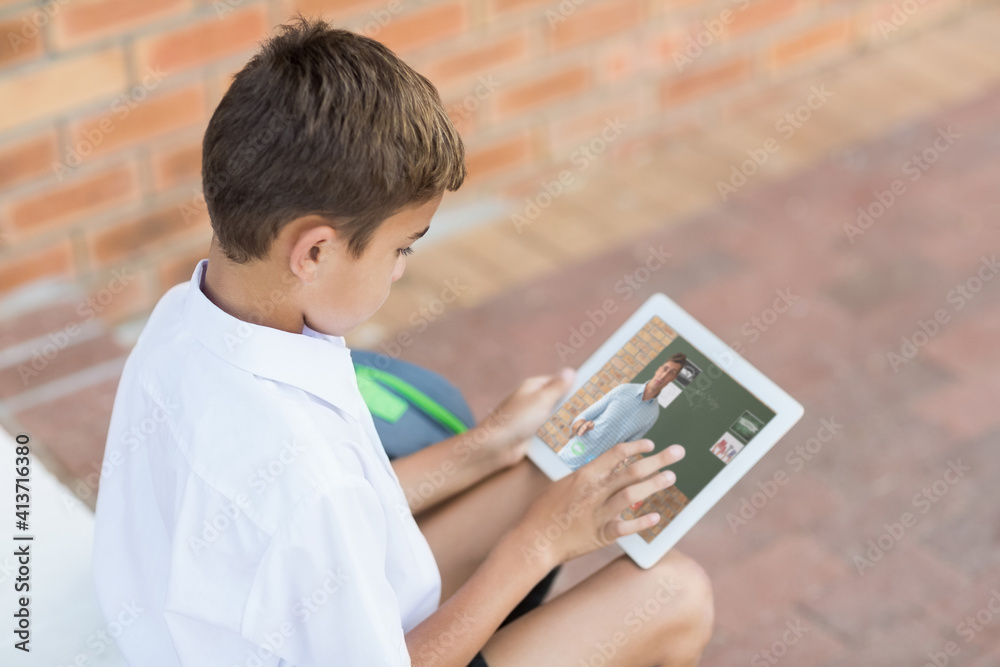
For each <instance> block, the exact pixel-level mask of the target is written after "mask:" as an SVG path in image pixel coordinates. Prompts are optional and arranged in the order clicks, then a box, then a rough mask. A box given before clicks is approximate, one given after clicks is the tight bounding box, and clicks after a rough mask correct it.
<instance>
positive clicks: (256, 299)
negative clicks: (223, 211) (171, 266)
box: [202, 236, 305, 333]
mask: <svg viewBox="0 0 1000 667" xmlns="http://www.w3.org/2000/svg"><path fill="white" fill-rule="evenodd" d="M283 287H284V286H283V285H282V283H281V281H280V280H277V279H276V278H275V271H274V270H273V268H272V267H270V266H269V265H268V264H267V263H266V262H265V261H262V260H258V261H254V262H250V263H248V264H237V263H235V262H233V261H232V260H230V259H229V258H228V257H226V254H225V253H224V252H223V251H222V248H221V247H219V244H218V242H217V241H216V239H215V237H214V236H213V237H212V245H211V247H210V248H209V251H208V266H206V267H205V274H204V280H203V285H202V292H204V294H205V296H206V297H208V300H209V301H211V302H212V303H214V304H215V305H216V306H218V307H219V308H221V309H222V310H223V311H225V312H226V313H228V314H230V315H232V316H233V317H235V318H237V319H240V320H243V321H244V322H250V323H251V324H259V325H261V326H265V327H271V328H273V329H280V330H282V331H288V332H290V333H302V327H303V325H304V324H305V320H304V318H303V316H302V313H300V312H298V311H297V309H296V307H295V304H294V303H293V301H292V299H290V298H288V294H287V293H286V292H287V290H286V289H283ZM275 294H281V295H283V298H281V299H275V298H274V295H275Z"/></svg>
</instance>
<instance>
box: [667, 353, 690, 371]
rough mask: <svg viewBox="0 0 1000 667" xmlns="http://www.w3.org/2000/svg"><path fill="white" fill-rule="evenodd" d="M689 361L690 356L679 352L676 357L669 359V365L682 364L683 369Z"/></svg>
mask: <svg viewBox="0 0 1000 667" xmlns="http://www.w3.org/2000/svg"><path fill="white" fill-rule="evenodd" d="M687 360H688V356H687V355H686V354H684V353H683V352H678V353H677V354H675V355H674V356H672V357H670V358H669V359H667V363H670V362H671V361H672V362H674V363H675V364H680V365H681V368H684V365H685V364H687Z"/></svg>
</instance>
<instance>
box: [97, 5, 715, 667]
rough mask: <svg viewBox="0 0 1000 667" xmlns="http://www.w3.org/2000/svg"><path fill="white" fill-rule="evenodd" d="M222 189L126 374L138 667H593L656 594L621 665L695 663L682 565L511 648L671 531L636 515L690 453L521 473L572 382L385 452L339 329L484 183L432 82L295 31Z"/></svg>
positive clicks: (262, 87) (237, 112)
mask: <svg viewBox="0 0 1000 667" xmlns="http://www.w3.org/2000/svg"><path fill="white" fill-rule="evenodd" d="M202 171H203V180H204V192H205V200H206V203H207V206H208V211H209V214H210V217H211V220H212V227H213V230H214V237H213V240H212V244H211V248H210V249H209V255H208V258H207V259H203V260H202V261H201V262H199V264H198V266H197V267H196V268H195V271H194V274H193V276H192V280H191V281H190V282H188V283H183V284H180V285H177V286H175V287H173V288H172V289H171V290H169V291H168V292H167V293H166V294H165V295H164V296H163V297H162V299H161V300H160V302H159V303H158V304H157V306H156V308H155V309H154V310H153V313H152V314H151V316H150V318H149V321H148V323H147V325H146V327H145V329H144V330H143V332H142V335H141V336H140V337H139V340H138V342H137V344H136V346H135V349H134V350H133V351H132V353H131V354H130V356H129V359H128V361H127V363H126V365H125V369H124V371H123V374H122V378H121V382H120V384H119V387H118V392H117V395H116V397H115V405H114V410H113V413H112V419H111V427H110V431H109V434H108V442H107V448H106V451H105V456H104V464H105V467H104V468H103V470H105V475H104V476H103V477H102V480H101V488H100V494H99V497H98V503H97V516H96V533H95V547H94V549H95V553H94V568H95V580H96V586H97V591H98V596H99V600H100V603H101V607H102V609H103V611H104V613H105V615H106V616H107V617H108V618H109V620H110V619H113V618H115V617H116V616H117V615H118V613H119V611H120V610H121V609H122V608H123V607H124V606H126V605H132V607H130V608H138V609H139V610H141V611H140V613H139V614H138V618H136V620H134V621H133V622H132V623H131V624H130V625H129V626H128V627H127V628H124V629H123V631H122V633H121V634H120V636H119V637H118V645H119V647H120V649H121V650H122V652H123V654H124V655H125V657H126V658H127V659H128V661H129V662H130V664H134V665H136V666H137V667H139V666H141V667H149V666H160V665H163V666H177V665H185V666H188V665H206V666H208V665H211V666H212V667H231V666H233V665H246V666H263V665H268V666H278V665H284V666H290V665H295V666H297V667H313V666H319V665H324V666H326V665H349V666H355V665H360V666H368V665H409V664H414V665H430V664H434V665H454V666H459V667H461V666H464V665H467V664H475V665H480V666H482V665H485V664H487V663H488V664H489V665H491V667H497V666H498V665H536V664H537V665H553V664H574V665H575V664H577V662H578V660H588V659H589V656H590V654H591V653H593V652H594V651H595V650H596V649H595V648H594V647H593V646H591V645H590V643H589V641H590V639H589V638H591V637H593V638H594V639H603V638H606V637H609V636H611V634H612V633H614V632H616V631H619V630H622V629H624V628H619V627H618V626H619V625H620V624H621V623H622V618H623V617H624V616H625V614H626V613H627V612H628V611H629V610H630V609H632V608H633V607H634V606H635V605H642V604H643V602H645V601H646V600H647V599H649V598H650V597H651V596H652V595H654V594H655V595H656V596H657V598H658V599H659V600H660V602H661V603H662V611H661V612H660V613H659V614H658V615H657V616H655V617H648V616H646V617H644V620H643V623H642V626H641V627H640V628H633V629H634V630H635V632H636V634H635V636H634V638H630V641H629V642H628V643H626V644H625V645H623V646H618V645H617V644H616V645H615V650H616V653H617V655H618V657H619V659H620V660H621V661H622V663H621V664H629V665H632V664H635V665H639V664H644V665H645V664H650V663H653V662H657V663H665V664H678V665H681V664H693V663H694V662H695V661H696V660H697V656H698V655H699V653H700V651H701V649H702V647H703V646H704V643H705V642H706V641H707V639H708V633H709V632H710V627H711V622H712V621H711V619H712V614H711V595H710V589H709V585H708V583H707V580H706V578H705V576H704V573H703V572H702V571H701V570H700V569H699V568H698V567H697V565H695V564H694V563H693V562H692V561H690V560H689V559H687V558H685V557H682V556H680V555H678V554H676V553H673V554H671V555H669V556H668V557H666V558H664V559H663V561H661V563H660V564H659V565H657V566H656V567H654V568H651V569H650V570H648V571H643V570H640V569H639V568H637V567H636V566H635V565H634V564H632V563H631V561H628V560H627V559H621V558H620V559H618V560H616V561H615V562H613V563H611V564H610V565H608V566H607V567H606V568H604V569H603V570H602V571H601V572H599V573H597V574H596V575H594V576H592V577H591V578H589V579H588V580H587V581H585V582H583V583H582V584H580V585H578V586H577V587H575V588H573V589H572V590H570V591H568V592H566V593H564V594H563V595H561V596H559V597H557V598H556V599H554V600H553V601H551V602H550V603H547V604H545V605H543V606H541V607H539V608H537V609H535V610H533V611H531V612H529V613H527V614H525V615H524V616H522V617H520V618H518V619H517V620H513V621H512V622H510V623H508V624H507V625H504V627H503V628H502V629H500V630H499V631H498V628H499V627H500V625H501V622H502V621H504V620H505V619H506V618H507V616H508V614H509V613H510V612H511V610H512V609H514V607H515V605H516V604H517V603H518V601H519V600H522V599H523V598H525V596H526V594H527V593H528V592H529V591H530V590H531V589H532V587H533V586H535V585H536V584H537V583H538V582H539V581H541V580H542V579H543V577H545V576H546V574H547V573H550V572H551V571H552V570H553V569H554V568H555V567H557V566H558V565H559V564H560V563H562V562H565V561H566V560H568V559H569V558H571V557H573V556H575V555H579V554H581V553H585V552H588V551H591V550H593V549H595V548H597V547H599V546H602V545H605V544H608V543H610V542H611V541H613V540H614V539H616V538H617V537H618V536H620V535H624V534H628V533H632V532H636V531H639V530H642V529H644V528H647V527H649V526H651V525H653V524H654V523H655V521H656V520H657V517H656V516H655V515H654V516H646V517H642V518H639V519H635V520H631V521H625V520H623V519H622V518H621V516H620V514H621V511H622V510H623V509H624V508H625V507H626V506H627V505H629V504H631V503H632V502H635V501H636V500H638V499H641V498H644V497H646V496H648V495H649V494H650V493H653V492H655V491H657V490H658V489H661V488H664V487H666V486H668V485H669V484H671V483H672V482H673V473H666V474H664V473H657V471H658V470H659V469H660V468H662V467H663V466H665V465H668V464H669V463H672V462H673V461H676V460H677V459H678V458H680V456H681V455H683V450H681V449H680V448H679V447H676V446H675V447H670V448H667V449H665V450H664V451H663V452H661V453H659V454H657V455H653V456H648V457H646V458H640V456H639V455H640V454H641V453H642V452H648V451H650V450H651V448H652V443H650V442H649V441H645V440H644V441H638V442H629V443H623V444H621V445H618V446H617V447H615V448H613V449H612V450H611V451H609V452H607V453H606V455H604V456H601V457H599V458H598V459H596V460H595V461H593V462H592V463H590V464H588V465H586V466H584V467H582V468H581V469H580V470H579V471H577V472H576V473H574V474H573V475H570V476H569V477H567V478H565V479H563V480H561V481H559V482H556V483H551V482H549V481H548V480H547V479H546V478H545V476H544V475H542V474H541V473H540V472H539V471H537V470H536V469H534V468H533V466H532V465H531V464H530V462H528V461H527V460H525V459H524V453H525V448H526V446H527V443H528V441H529V439H530V436H531V435H532V433H533V432H534V430H535V429H536V428H537V427H538V426H539V425H540V424H541V423H542V422H543V421H544V420H545V419H546V418H547V417H548V415H549V413H550V412H551V410H552V409H553V407H554V405H555V403H556V401H557V400H558V399H559V398H560V397H561V396H562V395H563V394H564V393H565V391H566V389H567V388H568V386H569V383H570V382H571V380H572V373H571V372H569V373H567V372H564V373H562V374H560V375H557V376H552V377H536V378H530V379H528V380H526V381H525V382H524V383H523V384H522V385H521V386H520V388H519V389H518V390H517V391H515V392H514V393H513V394H512V395H511V396H510V397H508V398H507V399H506V400H505V401H504V402H503V403H502V404H501V405H500V406H499V407H498V408H497V410H495V411H494V412H493V413H492V414H491V415H490V416H489V417H488V418H487V419H486V420H484V421H483V422H482V423H481V424H480V425H478V426H476V427H475V428H473V429H472V430H470V431H469V432H467V433H463V434H461V435H460V436H456V437H455V438H451V439H449V440H446V441H444V442H442V443H438V444H436V445H433V446H431V447H428V448H427V449H424V450H421V451H419V452H417V453H415V454H412V455H410V456H407V457H405V458H403V459H400V460H398V461H397V462H395V463H393V464H390V462H389V460H388V458H387V456H386V453H385V451H384V449H383V448H382V446H381V443H380V442H379V439H378V434H377V433H376V431H375V429H374V427H373V423H372V418H371V415H370V413H369V412H368V410H367V409H366V407H365V405H364V403H363V401H362V400H361V397H360V394H359V392H358V388H357V382H356V378H355V375H354V369H353V366H352V364H351V357H350V351H349V350H348V349H347V347H346V346H345V344H344V338H343V336H344V335H345V334H346V333H348V332H349V331H350V330H351V329H353V328H354V327H356V326H357V325H358V324H359V323H361V322H362V321H364V320H365V319H366V318H367V317H369V316H370V315H371V314H372V313H373V312H375V311H376V310H377V309H378V308H379V306H380V305H381V304H382V302H383V301H384V299H385V297H386V295H387V294H388V290H389V286H390V284H391V283H392V282H393V281H394V280H396V279H398V278H399V277H400V276H401V275H402V272H403V269H404V265H405V255H406V254H408V253H409V252H411V248H410V245H411V244H412V243H413V241H415V240H416V239H418V238H420V236H422V235H423V234H424V233H425V232H426V231H427V229H428V226H429V222H430V220H431V217H432V216H433V214H434V212H435V211H436V210H437V207H438V205H439V203H440V201H441V198H442V196H443V192H444V190H446V189H447V190H455V189H457V188H458V187H459V186H460V185H461V183H462V181H463V179H464V177H465V163H464V148H463V145H462V142H461V139H460V138H459V136H458V134H457V133H456V132H455V129H454V128H453V127H452V125H451V123H450V121H449V119H448V116H447V114H446V113H445V112H444V109H443V108H442V106H441V102H440V99H439V97H438V95H437V92H436V90H435V89H434V88H433V86H432V85H431V84H430V82H428V81H427V80H426V79H425V78H423V77H422V76H420V75H419V74H417V73H416V72H414V71H413V70H412V69H411V68H409V67H408V66H407V65H406V64H405V63H403V62H402V61H400V60H399V59H398V58H397V57H396V56H395V55H394V54H393V53H392V52H391V51H389V50H388V49H386V48H385V47H384V46H382V45H381V44H379V43H378V42H375V41H373V40H370V39H367V38H364V37H361V36H359V35H355V34H353V33H350V32H346V31H341V30H334V29H331V28H329V27H328V26H327V25H325V24H324V23H322V22H312V23H310V22H306V21H304V20H299V21H297V22H295V23H294V24H293V25H290V26H284V27H283V28H282V29H281V31H280V32H279V34H278V35H277V36H276V37H274V38H272V39H271V40H269V41H268V42H267V43H266V44H265V45H264V46H263V48H262V50H261V52H260V53H259V54H258V55H256V56H255V57H254V58H253V59H251V61H250V62H249V63H248V64H247V66H246V67H245V68H244V69H243V70H242V71H240V72H239V73H238V74H237V75H236V76H235V78H234V81H233V84H232V86H231V87H230V89H229V90H228V92H227V93H226V94H225V96H224V97H223V99H222V101H221V102H220V103H219V106H218V108H217V109H216V111H215V113H214V115H213V116H212V119H211V121H210V122H209V126H208V128H207V130H206V132H205V139H204V144H203V164H202ZM431 473H439V474H436V475H434V474H431ZM429 479H435V480H438V481H437V482H436V483H435V484H433V486H434V487H435V488H434V489H433V490H432V491H431V493H429V494H428V493H425V489H424V487H425V486H426V482H427V480H429ZM418 489H419V493H418V492H416V490H418ZM498 501H499V502H498ZM414 512H417V514H418V517H419V523H418V521H417V520H416V519H415V518H414ZM559 517H572V518H571V519H570V520H568V521H566V520H563V521H560V522H559V528H558V531H556V532H558V534H555V533H554V532H553V530H552V528H553V521H554V520H555V519H556V518H559ZM541 534H544V535H547V536H548V537H547V539H548V541H547V543H545V544H540V543H539V540H538V536H539V535H541ZM666 582H669V584H670V591H669V592H666V587H667V583H666ZM584 638H586V639H584ZM480 649H482V651H481V652H480ZM470 661H471V662H470Z"/></svg>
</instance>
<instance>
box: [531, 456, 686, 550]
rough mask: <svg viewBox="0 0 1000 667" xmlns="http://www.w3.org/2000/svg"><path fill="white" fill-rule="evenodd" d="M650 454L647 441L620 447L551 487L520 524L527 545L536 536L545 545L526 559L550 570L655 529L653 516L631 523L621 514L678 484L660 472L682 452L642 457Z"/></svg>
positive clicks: (655, 515)
mask: <svg viewBox="0 0 1000 667" xmlns="http://www.w3.org/2000/svg"><path fill="white" fill-rule="evenodd" d="M652 449H653V442H652V441H651V440H648V439H643V440H635V441H632V442H623V443H619V444H617V445H615V446H614V447H612V448H611V449H609V450H608V451H606V452H604V453H603V454H601V455H600V456H598V457H597V458H596V459H594V460H593V461H591V462H590V463H587V464H585V465H583V466H581V467H580V468H578V469H577V470H575V471H574V472H573V473H572V474H570V475H567V476H566V477H563V478H562V479H560V480H559V481H557V482H553V483H552V485H551V486H549V487H548V488H547V489H546V490H545V491H544V492H543V494H542V495H541V496H539V497H538V498H537V499H536V500H535V502H534V503H532V505H531V507H530V508H529V509H528V512H527V514H526V515H525V518H524V520H523V521H522V523H521V528H522V529H523V530H524V532H523V534H524V535H525V536H526V537H525V539H526V540H529V541H531V540H534V539H535V537H534V536H535V535H537V534H539V533H540V534H542V535H544V536H545V538H546V539H547V540H548V542H547V543H546V546H545V547H544V549H543V550H541V551H539V549H542V548H541V547H538V546H535V547H534V550H531V549H529V552H530V553H528V554H527V555H528V557H531V558H544V559H546V561H548V566H549V567H555V566H556V565H559V564H561V563H564V562H566V561H567V560H570V559H571V558H575V557H576V556H581V555H583V554H585V553H589V552H591V551H594V550H596V549H599V548H601V547H603V546H605V545H608V544H610V543H612V542H614V541H615V540H616V539H618V538H619V537H622V536H624V535H630V534H632V533H636V532H639V531H641V530H645V529H646V528H652V527H653V526H655V525H656V524H657V523H658V522H659V520H660V516H659V514H658V513H656V512H652V513H649V514H644V515H643V516H640V517H638V518H635V519H625V518H623V517H622V516H621V514H622V512H624V511H625V508H627V507H630V506H631V507H633V508H635V507H636V506H637V505H638V504H639V503H641V502H642V501H643V500H645V499H646V498H647V497H649V496H650V495H651V494H653V493H656V492H657V491H659V490H661V489H665V488H667V487H668V486H672V485H673V483H674V482H675V481H676V479H677V476H676V475H675V474H674V472H673V471H672V470H666V471H663V472H660V469H661V468H663V467H664V466H668V465H670V464H672V463H676V462H677V461H679V460H681V459H682V458H684V448H683V447H681V446H680V445H671V446H670V447H666V448H664V449H663V450H662V451H660V452H657V453H656V454H653V455H652V456H641V455H643V454H647V453H648V452H650V451H652ZM637 457H638V458H637Z"/></svg>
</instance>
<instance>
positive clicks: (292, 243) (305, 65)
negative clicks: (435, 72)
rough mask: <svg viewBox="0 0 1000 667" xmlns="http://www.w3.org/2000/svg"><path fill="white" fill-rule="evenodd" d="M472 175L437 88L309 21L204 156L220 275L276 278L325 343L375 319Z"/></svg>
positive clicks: (248, 78) (279, 39) (221, 125)
mask: <svg viewBox="0 0 1000 667" xmlns="http://www.w3.org/2000/svg"><path fill="white" fill-rule="evenodd" d="M465 175H466V167H465V149H464V146H463V143H462V140H461V138H460V137H459V135H458V132H457V131H456V130H455V128H454V126H453V125H452V123H451V120H450V119H449V117H448V115H447V113H446V112H445V110H444V107H443V105H442V104H441V99H440V97H439V95H438V93H437V91H436V90H435V88H434V86H433V85H432V84H431V83H430V81H428V80H427V79H426V78H425V77H423V76H422V75H420V74H419V73H417V72H416V71H414V70H413V69H412V68H410V67H409V66H408V65H407V64H406V63H404V62H403V61H402V60H400V59H399V58H398V57H396V55H395V54H393V53H392V52H391V51H390V50H389V49H387V48H386V47H385V46H383V45H382V44H380V43H379V42H376V41H374V40H372V39H369V38H367V37H363V36H361V35H358V34H356V33H352V32H349V31H347V30H340V29H335V28H331V27H330V26H328V25H327V24H326V23H324V22H322V21H307V20H305V19H302V18H299V19H297V20H296V21H294V22H292V23H291V24H289V25H285V26H281V27H280V28H279V31H278V33H277V34H276V35H275V36H274V37H272V38H271V39H270V40H268V41H267V42H266V43H265V44H264V45H263V47H262V48H261V51H260V52H259V53H258V54H257V55H255V56H254V57H253V58H252V59H251V60H250V61H249V62H248V63H247V65H246V66H245V67H244V68H243V69H242V70H241V71H240V72H239V73H237V74H236V76H235V77H234V80H233V83H232V85H231V86H230V88H229V90H228V91H227V92H226V94H225V96H224V97H223V98H222V101H221V102H220V103H219V106H218V107H217V108H216V110H215V113H214V114H213V115H212V119H211V120H210V121H209V124H208V128H207V130H206V132H205V138H204V142H203V146H202V184H203V189H204V194H205V202H206V204H207V206H208V212H209V216H210V218H211V221H212V228H213V230H214V232H215V239H214V243H215V244H216V246H217V248H218V249H219V250H221V252H222V253H223V254H224V256H225V258H226V261H225V264H227V265H231V266H236V267H240V269H241V270H240V271H239V273H240V275H242V276H248V275H253V276H256V275H258V274H260V275H261V276H263V273H264V272H265V271H271V272H272V274H273V273H274V272H275V271H277V272H279V273H281V274H282V275H281V276H280V278H281V280H282V281H283V283H284V284H285V285H286V286H287V287H289V288H290V289H289V291H295V292H296V296H295V298H296V299H297V300H298V306H299V307H300V308H301V309H302V311H303V314H304V315H305V316H306V319H308V320H309V324H310V326H312V327H313V328H316V329H317V330H320V331H325V332H327V333H331V332H332V331H330V330H331V329H345V328H346V329H347V330H349V329H350V328H353V326H356V325H357V324H358V323H359V322H360V321H362V320H364V319H365V318H366V317H368V316H369V315H371V314H372V313H373V312H374V311H375V310H377V309H378V307H379V306H380V305H381V303H382V301H383V300H384V299H385V296H386V295H387V294H388V286H389V284H390V283H391V281H392V280H394V279H396V278H398V277H399V276H400V275H402V270H403V262H404V260H403V255H404V254H405V253H404V252H402V251H401V249H405V248H407V247H408V246H409V244H410V243H411V242H412V240H411V237H412V236H413V235H414V234H418V233H419V232H421V231H423V230H424V229H425V228H426V227H427V223H428V221H429V220H430V218H431V216H432V215H433V214H434V212H435V210H436V209H437V206H438V204H439V203H440V201H441V198H442V196H443V193H444V191H445V190H457V189H458V188H459V186H461V184H462V182H463V180H464V179H465ZM214 268H215V267H214V266H213V270H214ZM250 269H252V270H250ZM289 276H294V277H296V278H297V279H298V280H290V279H289ZM274 278H275V276H274V275H272V276H270V278H263V277H262V280H271V281H272V282H273V279H274ZM291 288H294V290H292V289H291ZM300 288H301V289H300ZM308 311H312V312H308Z"/></svg>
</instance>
